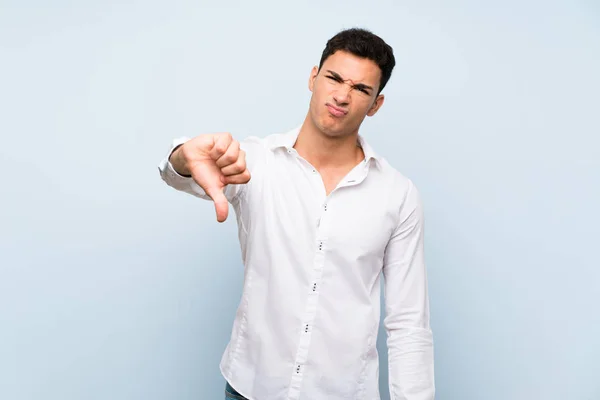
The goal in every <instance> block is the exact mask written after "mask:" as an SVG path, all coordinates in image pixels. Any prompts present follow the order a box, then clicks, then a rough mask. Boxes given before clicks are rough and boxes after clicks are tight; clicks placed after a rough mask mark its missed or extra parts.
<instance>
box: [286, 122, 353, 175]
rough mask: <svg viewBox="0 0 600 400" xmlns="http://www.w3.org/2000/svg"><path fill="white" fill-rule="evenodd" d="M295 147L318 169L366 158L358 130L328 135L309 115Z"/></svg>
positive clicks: (340, 165)
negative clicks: (346, 133) (336, 135)
mask: <svg viewBox="0 0 600 400" xmlns="http://www.w3.org/2000/svg"><path fill="white" fill-rule="evenodd" d="M294 148H295V149H296V151H297V152H298V154H300V156H302V158H304V159H305V160H306V161H308V162H309V163H311V165H313V166H314V167H315V168H317V169H319V168H323V167H325V168H328V167H333V168H335V167H344V166H347V165H354V164H357V163H358V162H360V161H361V160H363V159H364V153H363V150H362V148H361V147H360V145H359V142H358V131H356V132H354V133H353V134H349V135H343V136H340V137H331V136H327V135H325V134H324V133H323V132H321V131H320V130H319V129H317V127H315V126H314V124H313V123H312V121H310V117H309V116H307V117H306V120H305V121H304V123H303V124H302V127H301V128H300V132H299V134H298V139H297V140H296V144H295V145H294Z"/></svg>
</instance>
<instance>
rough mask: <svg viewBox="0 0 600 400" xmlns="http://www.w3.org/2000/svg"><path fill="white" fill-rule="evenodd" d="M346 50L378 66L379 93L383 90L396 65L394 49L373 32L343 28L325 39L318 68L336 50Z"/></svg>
mask: <svg viewBox="0 0 600 400" xmlns="http://www.w3.org/2000/svg"><path fill="white" fill-rule="evenodd" d="M340 50H341V51H346V52H348V53H351V54H354V55H355V56H357V57H362V58H366V59H369V60H371V61H373V62H375V64H377V65H378V66H379V69H380V70H381V80H380V82H379V92H378V93H377V94H379V93H381V91H382V90H383V88H384V87H385V85H386V84H387V82H388V81H389V80H390V77H391V76H392V70H393V69H394V66H395V65H396V59H395V58H394V50H393V49H392V47H391V46H390V45H388V44H387V43H386V42H385V41H383V39H381V38H380V37H379V36H377V35H375V34H374V33H372V32H370V31H368V30H366V29H361V28H351V29H346V30H343V31H341V32H339V33H337V34H336V35H335V36H333V37H332V38H331V39H329V40H328V41H327V44H326V45H325V49H324V50H323V54H322V55H321V61H320V62H319V70H321V67H322V66H323V63H324V62H325V60H326V59H327V58H328V57H329V56H331V55H333V53H335V52H336V51H340Z"/></svg>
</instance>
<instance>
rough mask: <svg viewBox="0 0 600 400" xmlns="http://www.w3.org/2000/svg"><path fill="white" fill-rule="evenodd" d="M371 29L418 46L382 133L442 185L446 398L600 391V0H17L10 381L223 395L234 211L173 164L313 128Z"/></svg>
mask: <svg viewBox="0 0 600 400" xmlns="http://www.w3.org/2000/svg"><path fill="white" fill-rule="evenodd" d="M218 4H219V5H218ZM351 26H361V27H367V28H370V29H372V30H374V31H375V32H376V33H378V34H380V35H381V36H382V37H384V38H385V39H386V40H387V41H388V42H389V43H390V44H391V45H392V46H393V47H394V49H395V52H396V57H397V60H398V66H397V68H396V70H395V72H394V75H393V77H392V80H391V81H390V83H389V88H388V89H386V94H387V101H386V104H385V105H384V107H383V109H382V110H381V112H380V113H379V114H378V115H377V116H376V117H375V118H373V119H369V120H368V121H367V122H366V123H365V125H364V129H363V131H362V133H363V134H364V135H365V136H366V137H367V139H368V140H369V141H370V142H371V144H372V145H373V146H374V147H375V149H376V150H377V151H378V152H379V153H380V154H382V155H383V156H385V157H386V158H388V159H389V160H390V161H391V162H392V164H393V165H395V166H396V167H397V168H398V169H400V170H401V171H402V172H403V173H405V174H406V175H407V176H409V177H411V178H412V179H413V180H414V181H415V182H416V183H417V185H418V186H419V188H420V190H421V192H422V194H423V198H424V201H425V205H426V219H427V241H426V247H427V261H428V268H429V278H430V296H431V309H432V325H433V329H434V335H435V355H436V378H437V389H438V397H437V398H438V399H441V400H446V399H450V400H454V399H456V400H537V399H544V400H550V399H555V400H559V399H560V400H598V399H600V367H599V366H598V360H600V312H599V311H598V308H599V306H600V283H599V282H600V256H599V252H598V248H599V242H600V228H599V226H600V214H599V211H598V208H599V206H600V139H599V134H600V121H599V119H600V117H599V114H600V113H599V110H600V95H599V93H600V79H599V71H600V6H598V3H597V2H593V1H587V2H585V1H563V2H554V1H526V2H519V1H502V2H482V1H479V2H476V1H472V2H467V1H453V2H442V1H439V2H427V1H408V2H398V1H396V2H393V1H378V2H371V3H368V2H366V1H336V2H322V3H321V2H317V1H312V2H295V3H294V4H288V2H275V1H273V2H256V1H254V2H252V3H249V2H242V1H238V2H222V3H219V2H210V3H208V2H198V1H188V2H183V1H180V2H167V1H163V2H158V1H153V2H148V1H141V0H140V1H114V0H111V1H95V2H89V1H88V2H71V1H53V2H42V1H35V2H33V1H6V0H4V1H2V2H0V46H1V53H0V57H1V58H0V107H1V111H0V113H1V114H0V115H1V117H0V132H1V135H2V136H1V142H0V161H1V166H2V180H3V182H2V186H1V191H2V192H1V193H2V196H1V202H2V203H1V208H0V399H2V400H30V399H36V400H37V399H44V400H67V399H69V400H70V399H82V400H96V399H102V400H109V399H110V400H121V399H122V400H142V399H143V400H150V399H152V400H154V399H156V400H158V399H161V400H162V399H178V400H184V399H189V400H191V399H207V400H208V399H221V398H222V397H223V395H222V392H223V387H224V383H223V380H222V378H221V377H220V374H219V370H218V362H219V360H220V357H221V353H222V351H223V349H224V346H225V344H226V342H227V340H228V338H229V332H230V328H231V323H232V320H233V314H234V310H235V307H236V306H237V302H238V299H239V294H240V288H241V279H242V265H241V263H240V254H239V248H238V244H237V237H236V226H235V222H234V218H230V219H229V220H228V221H227V222H226V223H225V224H223V225H218V224H217V223H216V222H215V215H214V209H213V207H212V205H211V204H210V203H208V202H202V201H200V200H198V199H195V198H193V197H191V196H188V195H184V194H182V193H178V192H176V191H174V190H172V189H170V188H168V187H167V186H166V185H164V183H163V182H162V181H161V180H160V178H159V175H158V171H157V164H158V162H159V161H160V159H161V158H162V157H163V156H164V154H165V152H166V151H167V150H168V146H169V144H170V141H171V139H172V138H174V137H177V136H182V135H187V136H193V135H196V134H199V133H202V132H215V131H225V130H227V131H230V132H232V133H233V134H234V135H235V136H236V137H238V138H243V137H244V136H246V135H250V134H255V135H261V136H262V135H266V134H270V133H274V132H278V131H283V130H287V129H289V128H291V127H293V126H295V125H297V124H299V123H300V122H301V120H302V119H303V117H304V114H305V112H306V107H307V106H308V99H309V95H310V93H309V92H308V89H307V80H308V75H309V72H310V68H311V67H312V66H313V65H314V64H316V63H317V62H318V60H319V56H320V53H321V51H322V49H323V46H324V44H325V41H326V40H327V39H328V38H329V37H330V36H332V35H333V34H334V33H336V32H337V31H338V30H340V29H342V28H347V27H351ZM381 333H382V334H383V331H381ZM383 338H384V337H383V335H382V336H380V340H379V349H380V353H381V357H382V360H381V361H382V368H381V385H382V395H383V398H384V399H388V398H389V397H388V393H387V367H386V362H387V358H386V354H385V343H384V341H383Z"/></svg>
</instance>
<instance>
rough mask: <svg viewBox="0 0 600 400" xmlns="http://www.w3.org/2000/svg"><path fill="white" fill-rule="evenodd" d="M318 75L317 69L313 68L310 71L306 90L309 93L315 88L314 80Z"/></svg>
mask: <svg viewBox="0 0 600 400" xmlns="http://www.w3.org/2000/svg"><path fill="white" fill-rule="evenodd" d="M318 74H319V67H316V66H315V67H313V68H312V70H311V71H310V77H309V78H308V90H310V91H311V92H312V91H313V88H314V86H315V79H317V75H318Z"/></svg>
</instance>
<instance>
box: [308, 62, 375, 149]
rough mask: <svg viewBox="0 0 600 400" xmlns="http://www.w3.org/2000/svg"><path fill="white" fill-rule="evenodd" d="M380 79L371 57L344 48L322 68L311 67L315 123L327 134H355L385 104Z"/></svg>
mask: <svg viewBox="0 0 600 400" xmlns="http://www.w3.org/2000/svg"><path fill="white" fill-rule="evenodd" d="M380 79H381V70H380V69H379V66H378V65H377V64H376V63H375V62H373V61H371V60H369V59H366V58H361V57H358V56H355V55H354V54H351V53H348V52H345V51H337V52H335V53H334V54H333V55H331V56H329V57H328V58H327V59H326V60H325V62H324V63H323V65H322V67H321V69H320V70H319V69H318V67H314V68H313V69H312V71H311V75H310V79H309V89H310V90H311V92H312V96H311V100H310V111H309V113H310V117H311V120H312V122H313V124H314V125H315V126H316V127H317V128H318V129H319V130H320V131H321V132H323V133H324V134H326V135H328V136H335V137H340V136H347V135H351V134H354V133H356V132H357V130H358V128H359V127H360V125H361V123H362V121H363V120H364V119H365V117H366V116H373V115H375V113H376V112H377V111H378V110H379V108H380V107H381V106H382V104H383V101H384V96H383V95H382V94H378V90H379V84H380Z"/></svg>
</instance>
